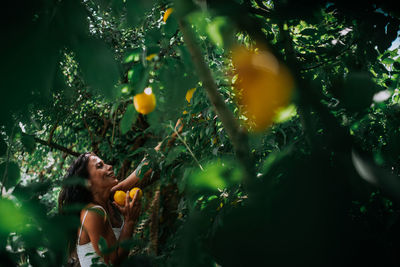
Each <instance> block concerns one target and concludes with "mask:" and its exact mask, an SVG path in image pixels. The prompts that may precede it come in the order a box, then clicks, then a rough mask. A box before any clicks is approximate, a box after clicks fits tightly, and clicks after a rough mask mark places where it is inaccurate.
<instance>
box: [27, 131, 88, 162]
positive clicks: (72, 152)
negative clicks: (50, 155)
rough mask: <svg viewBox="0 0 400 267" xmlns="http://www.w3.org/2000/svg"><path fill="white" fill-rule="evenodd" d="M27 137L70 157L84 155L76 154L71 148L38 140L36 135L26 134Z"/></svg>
mask: <svg viewBox="0 0 400 267" xmlns="http://www.w3.org/2000/svg"><path fill="white" fill-rule="evenodd" d="M23 134H24V133H23ZM25 135H27V136H31V137H33V139H34V140H35V142H36V143H39V144H42V145H45V146H48V147H51V148H54V149H57V150H60V151H62V152H65V153H67V154H69V155H72V156H75V157H78V156H79V155H80V154H82V153H80V152H75V151H73V150H71V149H69V148H66V147H64V146H62V145H59V144H56V143H54V142H47V141H45V140H42V139H40V138H38V137H36V136H34V135H29V134H25Z"/></svg>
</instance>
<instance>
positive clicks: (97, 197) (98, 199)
mask: <svg viewBox="0 0 400 267" xmlns="http://www.w3.org/2000/svg"><path fill="white" fill-rule="evenodd" d="M108 198H109V194H107V195H106V194H100V193H93V202H94V203H96V204H99V205H100V206H102V207H103V208H106V209H107V208H108V205H107V204H108Z"/></svg>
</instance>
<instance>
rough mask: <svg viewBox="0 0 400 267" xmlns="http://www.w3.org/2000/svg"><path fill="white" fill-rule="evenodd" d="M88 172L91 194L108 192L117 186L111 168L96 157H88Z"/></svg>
mask: <svg viewBox="0 0 400 267" xmlns="http://www.w3.org/2000/svg"><path fill="white" fill-rule="evenodd" d="M88 172H89V181H90V184H91V189H92V192H94V191H96V192H98V191H100V192H102V191H109V190H110V189H111V188H112V187H113V186H114V185H116V184H118V180H117V178H116V177H115V175H114V171H113V169H112V166H111V165H108V164H105V163H104V161H103V160H102V159H100V158H99V157H98V156H96V155H90V157H89V162H88Z"/></svg>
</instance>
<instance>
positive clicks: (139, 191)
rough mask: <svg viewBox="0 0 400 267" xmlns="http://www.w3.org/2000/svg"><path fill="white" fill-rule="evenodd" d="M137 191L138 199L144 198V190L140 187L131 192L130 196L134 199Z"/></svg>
mask: <svg viewBox="0 0 400 267" xmlns="http://www.w3.org/2000/svg"><path fill="white" fill-rule="evenodd" d="M137 191H138V196H137V199H138V200H140V199H141V198H142V196H143V192H142V189H140V188H139V187H134V188H132V189H131V191H129V196H130V197H131V198H132V199H133V198H134V197H135V194H136V192H137Z"/></svg>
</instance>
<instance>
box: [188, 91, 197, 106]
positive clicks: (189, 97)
mask: <svg viewBox="0 0 400 267" xmlns="http://www.w3.org/2000/svg"><path fill="white" fill-rule="evenodd" d="M194 91H196V88H192V89H190V90H188V91H187V92H186V101H187V102H188V103H190V100H192V97H193V94H194Z"/></svg>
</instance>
